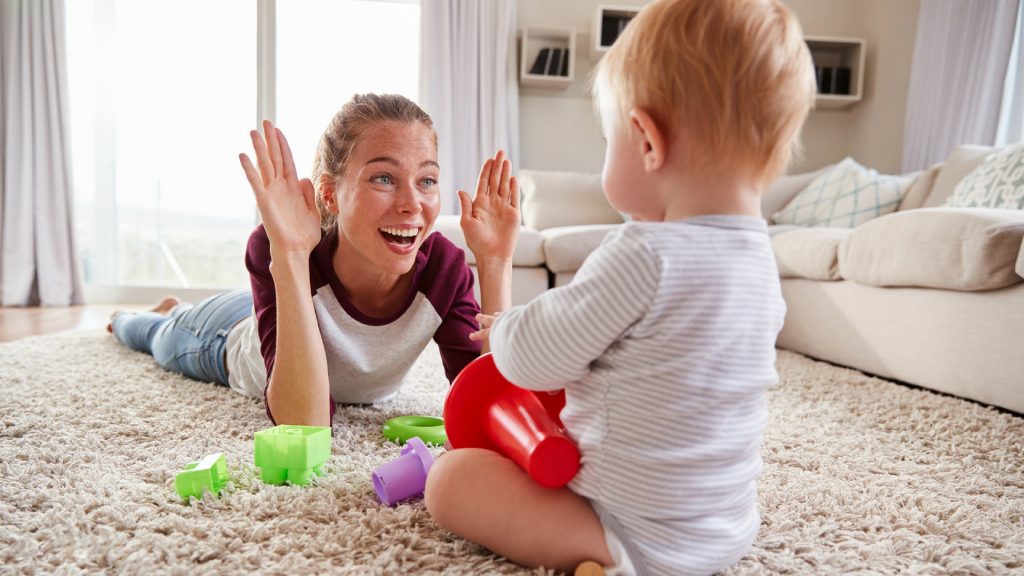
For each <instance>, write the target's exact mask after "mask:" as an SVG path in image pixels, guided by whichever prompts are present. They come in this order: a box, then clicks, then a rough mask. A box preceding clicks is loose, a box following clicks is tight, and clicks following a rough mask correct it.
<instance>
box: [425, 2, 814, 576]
mask: <svg viewBox="0 0 1024 576" xmlns="http://www.w3.org/2000/svg"><path fill="white" fill-rule="evenodd" d="M594 87H595V90H594V92H595V102H596V105H597V107H598V108H599V112H600V116H601V120H602V130H603V133H604V136H605V139H606V141H607V151H606V155H605V164H604V173H603V178H602V179H603V186H604V192H605V195H606V196H607V198H608V201H609V202H610V203H611V205H612V206H614V207H615V208H616V209H617V210H619V211H620V212H623V213H626V214H628V215H629V216H630V222H627V223H626V224H624V225H622V226H620V227H619V228H617V229H616V230H615V231H614V232H611V233H609V234H608V236H607V237H606V238H605V240H604V242H603V243H602V244H601V246H600V247H599V248H598V249H597V250H595V251H594V252H593V253H592V254H591V255H590V257H589V258H588V259H587V260H586V262H585V263H584V264H583V266H582V267H581V268H580V270H579V272H578V273H577V275H576V276H575V278H574V279H573V281H572V283H571V284H569V285H567V286H565V287H562V288H555V289H553V290H549V291H548V292H546V293H545V294H543V295H541V296H540V297H538V298H536V299H534V300H533V301H532V302H530V303H529V304H527V305H525V306H518V307H514V308H510V309H508V310H507V311H505V312H504V313H502V314H501V315H500V316H483V315H482V316H480V317H479V319H480V322H481V330H480V331H479V332H477V333H476V335H475V336H474V337H475V338H477V339H484V338H487V339H489V342H490V346H491V350H493V355H494V361H495V363H496V365H497V367H498V369H499V370H500V371H501V373H502V374H503V375H504V376H505V377H506V378H508V380H510V381H511V382H512V383H514V384H516V385H518V386H520V387H523V388H527V389H530V390H536V391H541V390H548V391H550V390H558V389H562V388H564V389H565V393H566V405H565V408H564V410H563V411H562V413H561V419H562V421H563V422H564V424H565V428H566V431H567V433H568V434H569V436H570V437H571V438H572V439H573V440H574V441H575V442H576V443H577V445H578V446H579V449H580V453H581V454H582V460H581V468H580V471H579V473H578V474H577V475H576V477H575V478H574V479H573V480H572V482H571V483H570V484H569V485H568V487H566V488H561V489H548V488H544V487H542V486H540V485H538V484H536V483H534V482H533V481H532V480H531V479H530V478H529V476H527V474H526V473H525V472H523V471H522V470H521V469H520V468H518V467H517V466H516V464H514V463H513V462H512V461H510V460H508V459H506V458H505V457H503V456H502V455H501V454H498V453H495V452H490V451H487V450H480V449H457V450H453V451H451V452H449V453H447V454H446V455H444V456H443V457H442V458H440V459H439V460H438V461H437V463H436V464H435V465H434V467H433V469H432V470H431V472H430V476H429V478H428V480H427V487H426V504H427V508H428V510H429V511H430V513H431V514H432V515H433V517H434V518H435V519H436V521H437V522H438V523H439V524H440V525H441V526H443V527H445V528H447V529H449V530H451V531H452V532H454V533H456V534H459V535H461V536H463V537H465V538H467V539H469V540H472V541H474V542H477V543H479V544H481V545H483V546H485V547H487V548H489V549H491V550H493V551H494V552H496V553H498V554H501V555H503V556H505V557H507V558H509V559H511V560H513V561H515V562H518V563H520V564H523V565H526V566H531V567H535V566H545V567H548V568H554V569H556V570H561V571H567V572H570V573H571V572H572V571H573V569H574V568H575V567H576V566H578V565H579V564H580V563H581V562H584V561H587V560H591V561H594V562H597V563H599V564H601V565H602V566H604V567H605V570H606V573H609V574H673V575H678V574H709V573H713V572H717V571H720V570H724V569H726V568H728V567H729V566H730V565H731V564H733V563H734V562H736V561H738V560H739V559H740V558H742V557H743V556H744V554H746V552H747V551H748V550H749V548H750V546H751V544H752V542H753V540H754V537H755V535H756V534H757V531H758V528H759V526H760V516H759V513H758V509H757V478H758V476H759V475H760V474H761V469H762V461H761V455H760V449H761V437H762V434H763V432H764V429H765V424H766V422H767V420H768V411H767V401H766V394H765V392H766V390H767V389H768V388H769V387H771V386H773V385H774V384H776V382H777V380H778V375H777V374H776V372H775V347H774V344H775V338H776V335H777V334H778V332H779V330H780V329H781V327H782V321H783V317H784V315H785V303H784V302H783V300H782V296H781V291H780V286H779V279H778V270H777V268H776V264H775V259H774V256H773V254H772V248H771V242H770V240H769V236H768V231H767V225H766V223H765V221H764V220H763V219H762V218H761V217H760V198H761V192H762V190H763V189H764V188H765V186H766V185H767V184H768V183H770V182H771V181H772V180H773V179H774V178H775V177H777V176H778V175H779V174H780V173H781V172H782V170H783V168H784V167H785V165H786V163H787V161H788V160H789V158H790V156H791V154H792V152H793V149H794V146H795V141H796V139H797V135H798V133H799V132H800V128H801V126H802V124H803V121H804V119H805V117H806V116H807V113H808V111H809V109H810V108H811V106H812V103H813V101H814V89H815V87H814V75H813V67H812V64H811V59H810V54H809V52H808V50H807V47H806V46H805V44H804V41H803V37H802V33H801V30H800V26H799V24H798V22H797V20H796V17H795V16H793V14H792V13H791V12H790V11H789V10H788V9H787V8H786V7H785V5H783V4H782V2H780V1H779V0H715V1H714V2H709V1H707V0H658V1H656V2H653V3H651V4H650V5H649V6H647V7H645V8H644V9H643V10H642V11H641V12H640V13H639V14H638V15H637V16H636V17H635V18H634V20H633V21H632V22H631V23H630V24H629V26H627V27H626V30H625V32H624V33H623V35H622V36H621V37H620V38H619V39H618V40H617V41H616V42H615V44H614V45H613V46H612V48H611V49H610V50H609V51H608V53H607V54H606V55H605V56H604V58H603V59H602V61H601V62H600V64H599V65H598V66H597V69H596V71H595V77H594Z"/></svg>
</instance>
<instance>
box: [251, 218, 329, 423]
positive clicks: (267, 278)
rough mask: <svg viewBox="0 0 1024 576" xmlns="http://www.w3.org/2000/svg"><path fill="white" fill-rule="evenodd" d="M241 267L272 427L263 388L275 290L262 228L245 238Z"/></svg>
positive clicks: (270, 359)
mask: <svg viewBox="0 0 1024 576" xmlns="http://www.w3.org/2000/svg"><path fill="white" fill-rule="evenodd" d="M245 268H246V269H247V270H248V271H249V284H250V285H251V286H252V305H253V309H254V311H255V313H256V330H257V332H258V333H259V335H260V354H261V355H262V356H263V363H264V365H266V367H267V384H268V385H267V386H264V387H263V405H264V406H265V407H266V410H267V417H268V418H270V421H271V422H273V423H274V424H277V420H275V419H274V415H273V414H271V413H270V404H269V403H268V402H267V389H268V388H270V386H269V384H270V374H271V373H272V372H273V371H274V360H275V355H276V354H277V291H276V289H275V288H274V278H273V277H272V276H271V275H270V238H268V237H267V231H266V230H265V229H264V228H263V225H262V224H261V225H259V226H257V227H256V229H255V230H253V232H252V234H250V235H249V243H248V245H247V246H246V249H245ZM331 420H332V421H333V420H334V399H333V398H332V399H331Z"/></svg>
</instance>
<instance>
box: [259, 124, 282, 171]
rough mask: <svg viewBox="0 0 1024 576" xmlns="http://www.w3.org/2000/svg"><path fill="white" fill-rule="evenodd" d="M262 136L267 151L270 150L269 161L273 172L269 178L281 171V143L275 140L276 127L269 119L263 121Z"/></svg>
mask: <svg viewBox="0 0 1024 576" xmlns="http://www.w3.org/2000/svg"><path fill="white" fill-rule="evenodd" d="M263 136H264V137H265V138H266V140H267V151H268V152H270V162H271V164H272V165H273V166H274V173H273V174H271V175H270V176H271V178H274V177H276V176H280V175H281V173H282V172H283V169H282V166H281V165H282V164H283V160H282V159H281V144H280V142H278V140H277V128H274V123H273V122H271V121H270V120H264V121H263Z"/></svg>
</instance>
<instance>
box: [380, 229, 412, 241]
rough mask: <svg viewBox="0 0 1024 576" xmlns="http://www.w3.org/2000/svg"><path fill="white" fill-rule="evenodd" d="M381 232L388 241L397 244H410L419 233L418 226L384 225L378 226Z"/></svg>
mask: <svg viewBox="0 0 1024 576" xmlns="http://www.w3.org/2000/svg"><path fill="white" fill-rule="evenodd" d="M380 232H381V234H382V235H383V236H384V238H385V239H386V240H388V241H390V242H395V243H397V244H412V243H413V242H414V241H415V240H416V236H417V235H419V233H420V231H419V228H392V227H390V226H385V227H383V228H380Z"/></svg>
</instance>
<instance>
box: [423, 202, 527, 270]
mask: <svg viewBox="0 0 1024 576" xmlns="http://www.w3.org/2000/svg"><path fill="white" fill-rule="evenodd" d="M434 230H435V231H437V232H440V233H441V234H444V237H445V238H447V239H449V240H451V241H452V243H453V244H455V245H456V246H458V247H459V248H462V251H463V252H465V253H466V263H468V264H476V257H475V256H474V255H473V252H471V251H470V250H469V246H467V245H466V238H465V236H463V235H462V226H460V225H459V216H458V215H450V214H446V215H444V216H438V217H437V220H436V221H434ZM543 242H544V240H543V238H541V236H540V232H537V231H536V230H532V229H530V228H526V227H525V226H523V227H520V228H519V240H518V241H517V242H516V251H515V252H513V253H512V265H513V266H543V265H544V247H543V246H542V244H543Z"/></svg>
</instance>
